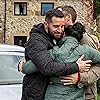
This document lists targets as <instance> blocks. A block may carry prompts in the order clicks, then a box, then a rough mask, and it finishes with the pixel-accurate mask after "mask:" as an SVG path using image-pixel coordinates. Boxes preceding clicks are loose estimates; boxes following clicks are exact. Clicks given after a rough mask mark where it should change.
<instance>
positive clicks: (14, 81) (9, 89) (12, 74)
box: [0, 44, 25, 100]
mask: <svg viewBox="0 0 100 100" xmlns="http://www.w3.org/2000/svg"><path fill="white" fill-rule="evenodd" d="M24 52H25V48H24V47H20V46H14V45H4V44H0V100H21V94H22V93H21V92H22V79H23V76H24V75H23V74H22V73H21V72H19V71H18V63H19V61H20V59H21V58H23V57H24Z"/></svg>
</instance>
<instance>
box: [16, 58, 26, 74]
mask: <svg viewBox="0 0 100 100" xmlns="http://www.w3.org/2000/svg"><path fill="white" fill-rule="evenodd" d="M25 62H26V60H25V58H22V59H21V60H20V62H19V63H18V71H20V72H21V71H22V67H23V64H24V63H25Z"/></svg>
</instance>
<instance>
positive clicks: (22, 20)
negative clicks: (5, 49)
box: [0, 0, 89, 44]
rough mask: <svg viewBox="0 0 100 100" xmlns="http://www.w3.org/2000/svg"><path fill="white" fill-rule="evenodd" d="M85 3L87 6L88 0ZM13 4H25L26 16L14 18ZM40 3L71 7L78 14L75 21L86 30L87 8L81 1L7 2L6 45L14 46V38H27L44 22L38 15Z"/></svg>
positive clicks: (24, 0)
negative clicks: (34, 27)
mask: <svg viewBox="0 0 100 100" xmlns="http://www.w3.org/2000/svg"><path fill="white" fill-rule="evenodd" d="M0 1H1V0H0ZM86 1H87V2H86V3H87V4H88V3H89V2H88V0H86ZM14 2H27V16H14ZM41 2H54V7H57V6H59V5H65V4H67V5H71V6H73V7H74V8H75V10H76V11H77V14H78V18H77V20H78V21H81V22H82V23H83V24H84V25H85V26H86V29H87V30H88V21H87V20H88V19H87V16H88V7H87V6H86V5H85V4H84V3H83V2H82V0H7V6H6V43H8V44H14V36H27V37H29V31H30V30H31V28H32V26H33V25H34V24H37V23H39V22H43V21H44V16H41V15H40V13H41ZM0 8H1V7H0ZM2 8H3V7H2Z"/></svg>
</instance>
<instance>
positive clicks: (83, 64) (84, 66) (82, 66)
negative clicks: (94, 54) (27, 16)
mask: <svg viewBox="0 0 100 100" xmlns="http://www.w3.org/2000/svg"><path fill="white" fill-rule="evenodd" d="M83 58H84V55H82V56H81V57H80V58H79V59H78V60H77V61H76V63H77V64H78V66H79V71H80V72H84V71H89V69H90V67H91V62H92V61H91V60H86V61H83V60H82V59H83Z"/></svg>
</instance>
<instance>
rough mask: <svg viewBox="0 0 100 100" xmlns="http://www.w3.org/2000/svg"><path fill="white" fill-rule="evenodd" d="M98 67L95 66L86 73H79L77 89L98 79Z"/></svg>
mask: <svg viewBox="0 0 100 100" xmlns="http://www.w3.org/2000/svg"><path fill="white" fill-rule="evenodd" d="M99 66H100V65H95V66H93V67H91V68H90V70H89V71H88V72H84V73H80V82H79V83H78V86H79V87H82V86H83V85H90V84H93V83H95V82H96V81H97V80H98V79H99V78H100V67H99Z"/></svg>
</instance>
